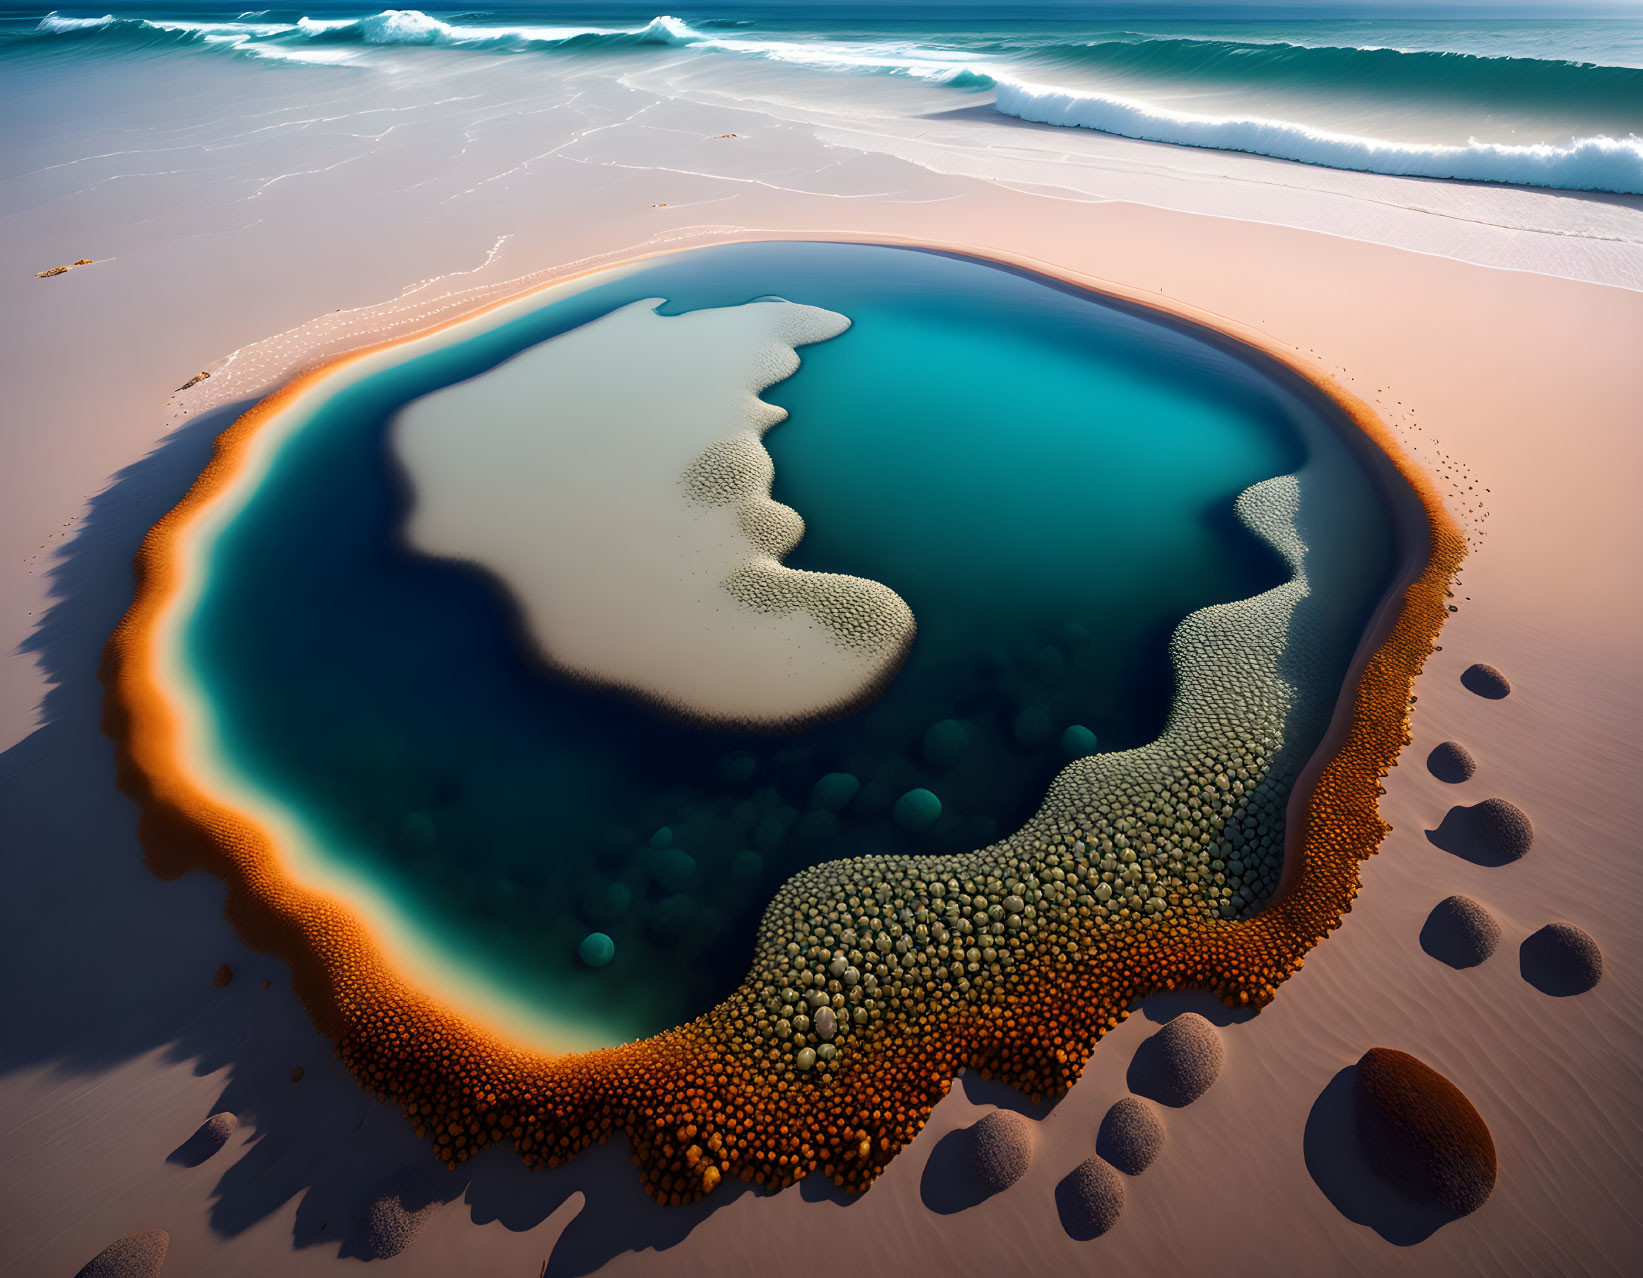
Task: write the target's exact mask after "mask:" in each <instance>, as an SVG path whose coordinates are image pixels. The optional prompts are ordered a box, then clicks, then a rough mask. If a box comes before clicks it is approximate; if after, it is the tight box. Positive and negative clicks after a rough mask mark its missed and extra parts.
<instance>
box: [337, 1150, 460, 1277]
mask: <svg viewBox="0 0 1643 1278" xmlns="http://www.w3.org/2000/svg"><path fill="white" fill-rule="evenodd" d="M439 1205H440V1201H439V1196H438V1194H437V1193H436V1192H435V1190H434V1187H433V1185H432V1184H430V1183H429V1180H428V1177H427V1176H425V1175H423V1174H422V1173H420V1172H416V1171H413V1170H411V1169H410V1168H408V1167H407V1168H405V1169H404V1170H402V1171H400V1172H398V1173H396V1174H395V1175H394V1176H392V1177H390V1178H389V1180H388V1182H387V1183H386V1184H385V1185H383V1187H382V1188H381V1189H380V1190H379V1191H378V1192H377V1196H376V1197H375V1198H373V1199H372V1200H371V1205H370V1206H369V1207H367V1208H366V1209H365V1215H364V1217H363V1218H362V1219H361V1220H360V1224H359V1232H358V1235H357V1236H356V1238H355V1240H354V1253H355V1254H356V1255H358V1256H359V1257H360V1258H361V1259H363V1260H386V1259H388V1258H389V1257H390V1256H397V1255H399V1253H400V1252H402V1251H404V1250H405V1249H406V1248H407V1247H409V1246H410V1245H411V1244H412V1243H413V1242H415V1241H416V1236H417V1235H418V1234H420V1233H421V1232H422V1227H423V1226H424V1225H426V1224H427V1223H428V1220H429V1218H430V1217H432V1216H433V1214H434V1212H435V1211H436V1210H438V1208H439Z"/></svg>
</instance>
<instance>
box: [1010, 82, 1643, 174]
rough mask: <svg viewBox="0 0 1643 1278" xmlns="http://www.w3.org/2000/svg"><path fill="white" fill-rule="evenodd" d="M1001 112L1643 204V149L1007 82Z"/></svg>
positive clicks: (1626, 143)
mask: <svg viewBox="0 0 1643 1278" xmlns="http://www.w3.org/2000/svg"><path fill="white" fill-rule="evenodd" d="M995 106H996V107H997V109H998V110H999V111H1000V112H1002V113H1003V114H1005V115H1011V116H1015V117H1017V118H1018V119H1022V120H1028V121H1031V122H1033V123H1036V124H1054V125H1060V126H1063V127H1067V128H1080V129H1096V130H1099V131H1100V132H1102V133H1113V134H1117V135H1118V136H1120V137H1126V138H1137V139H1140V140H1142V141H1146V142H1168V143H1173V144H1175V145H1177V146H1196V147H1206V148H1210V149H1213V150H1218V151H1246V152H1249V153H1251V154H1253V155H1269V156H1272V157H1274V158H1276V159H1280V160H1298V161H1300V162H1301V163H1303V164H1319V165H1324V166H1327V167H1329V168H1336V169H1356V170H1359V171H1361V172H1366V173H1386V174H1391V175H1394V176H1400V177H1428V178H1458V179H1462V180H1465V181H1472V182H1510V183H1516V184H1518V185H1522V186H1545V187H1556V188H1561V189H1563V190H1570V191H1611V192H1616V193H1619V194H1623V195H1635V194H1643V139H1640V138H1637V137H1630V138H1610V137H1591V138H1578V139H1574V140H1572V141H1570V143H1569V144H1568V145H1567V146H1559V145H1554V144H1544V143H1543V144H1537V145H1534V146H1508V145H1502V144H1499V143H1492V142H1477V141H1473V142H1470V143H1468V144H1467V145H1465V146H1442V145H1423V144H1418V143H1407V142H1386V141H1382V140H1380V139H1378V138H1364V137H1355V136H1353V135H1351V134H1347V133H1331V132H1327V131H1325V130H1322V129H1314V128H1310V127H1308V126H1307V125H1304V124H1294V123H1291V122H1289V121H1287V120H1267V119H1261V118H1259V117H1249V118H1243V119H1238V118H1226V117H1223V116H1213V115H1199V114H1196V113H1194V112H1188V111H1171V110H1167V109H1165V108H1162V107H1154V106H1148V105H1145V104H1144V103H1140V102H1135V101H1131V100H1129V99H1127V98H1118V97H1107V96H1103V95H1100V94H1091V93H1076V92H1070V91H1068V90H1065V89H1057V88H1052V87H1050V86H1048V85H1038V84H1024V83H1019V82H1011V81H1002V80H1001V81H1000V82H999V84H998V90H997V98H996V100H995Z"/></svg>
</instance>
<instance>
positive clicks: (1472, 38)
mask: <svg viewBox="0 0 1643 1278" xmlns="http://www.w3.org/2000/svg"><path fill="white" fill-rule="evenodd" d="M498 55H503V56H515V55H517V56H524V57H532V58H539V59H545V60H546V61H547V64H548V65H549V66H551V67H553V68H554V69H555V70H560V69H564V68H569V67H573V66H582V65H594V64H604V65H606V66H607V69H611V68H610V64H611V62H612V60H613V59H614V60H615V61H616V67H615V68H614V69H620V68H621V67H622V66H626V65H635V66H653V65H657V64H658V63H661V62H665V61H669V60H672V61H674V62H677V63H678V64H679V65H680V66H681V67H686V66H689V65H692V64H694V63H695V62H696V60H698V59H702V58H706V59H710V60H714V61H716V63H717V65H718V67H719V69H720V71H721V72H722V83H724V84H725V85H727V86H729V87H730V88H731V89H732V91H735V89H736V88H738V87H742V86H745V87H746V88H748V89H749V91H750V92H751V93H752V95H753V96H754V97H755V98H756V97H757V96H758V94H759V93H760V92H762V91H764V90H766V89H768V88H769V86H770V84H771V83H772V77H774V81H775V82H777V83H779V82H791V81H792V80H793V78H794V77H799V76H819V77H844V78H849V77H856V76H862V75H888V76H894V77H899V78H901V79H906V80H914V81H918V82H920V83H921V84H923V85H926V86H929V87H930V88H931V89H932V90H935V91H937V92H939V93H940V94H942V95H943V97H942V99H941V100H943V101H945V102H948V103H949V104H950V106H951V107H952V108H957V109H963V108H965V107H966V106H974V105H979V106H980V107H981V109H982V110H983V111H986V110H989V109H990V110H991V111H993V112H995V113H997V114H998V116H999V117H1000V123H1003V122H1004V120H1003V117H1005V116H1010V117H1018V118H1021V119H1026V120H1029V121H1033V122H1038V123H1048V124H1058V125H1066V126H1076V127H1083V128H1090V129H1097V130H1101V131H1105V132H1110V133H1117V134H1120V135H1122V136H1125V137H1131V138H1141V139H1147V140H1151V141H1157V142H1169V143H1176V144H1182V145H1188V146H1200V147H1211V148H1217V149H1225V150H1234V151H1252V152H1256V153H1258V154H1263V155H1270V156H1276V157H1279V158H1284V159H1291V160H1299V161H1302V162H1307V163H1315V164H1322V165H1328V166H1332V167H1340V168H1349V169H1364V170H1369V171H1372V172H1380V173H1391V174H1409V175H1414V176H1424V177H1437V178H1465V179H1476V180H1484V181H1493V182H1516V183H1525V184H1529V185H1537V186H1547V187H1558V188H1568V189H1576V190H1603V191H1617V192H1631V193H1637V192H1643V136H1640V135H1643V17H1640V15H1639V14H1638V13H1637V12H1636V11H1633V12H1630V13H1628V12H1625V11H1623V10H1619V9H1611V10H1609V11H1608V12H1606V13H1598V12H1594V11H1587V12H1579V11H1571V10H1570V8H1569V7H1568V6H1559V7H1547V8H1544V9H1541V10H1540V11H1538V12H1535V11H1518V12H1514V13H1511V14H1505V13H1479V12H1472V13H1468V14H1465V15H1464V16H1457V15H1456V14H1455V13H1449V14H1442V15H1440V16H1437V17H1421V16H1411V14H1410V13H1409V11H1408V10H1407V9H1405V10H1402V11H1390V10H1389V11H1386V12H1382V13H1379V14H1374V13H1372V12H1365V11H1363V10H1359V9H1355V10H1354V11H1353V12H1351V13H1349V14H1347V13H1343V12H1342V11H1341V9H1340V8H1339V7H1334V8H1332V7H1330V6H1321V7H1318V8H1309V7H1305V6H1295V7H1292V8H1291V9H1289V10H1288V11H1287V12H1281V13H1275V12H1274V11H1273V10H1271V9H1270V8H1267V9H1265V10H1262V9H1261V8H1259V7H1245V6H1230V5H1221V6H1213V7H1210V8H1201V9H1197V10H1194V11H1192V12H1186V13H1183V12H1181V11H1180V10H1176V11H1174V12H1172V11H1170V10H1169V9H1168V8H1160V7H1158V6H1156V5H1154V6H1113V5H1109V6H1098V7H1092V6H1084V5H992V4H886V5H865V4H848V3H846V4H833V5H787V6H775V5H771V4H758V3H755V4H735V3H726V4H723V5H718V6H711V5H710V6H694V5H692V6H686V7H684V8H682V9H679V10H677V11H675V12H673V13H668V12H664V13H657V12H655V11H654V10H652V9H642V8H637V7H635V6H633V5H632V4H625V3H616V4H597V3H584V4H580V5H568V6H563V7H560V6H553V5H537V4H517V5H506V6H498V7H495V8H491V9H485V8H481V9H465V10H453V9H434V10H431V11H423V10H419V9H385V10H376V9H374V8H372V7H370V6H360V5H347V4H335V3H324V4H315V5H308V6H304V7H301V8H281V7H276V8H270V9H259V10H255V11H251V12H242V11H240V10H237V9H223V8H218V7H215V6H213V5H210V4H194V3H188V2H187V0H176V2H174V3H173V4H171V5H165V4H141V3H138V4H132V3H126V4H115V5H113V6H112V7H103V6H93V7H90V8H85V9H78V8H69V9H63V10H53V11H50V12H47V11H45V10H41V9H12V8H5V9H0V60H5V59H16V58H23V59H33V58H51V57H65V58H92V57H102V56H107V57H122V58H124V57H132V58H161V57H169V58H174V59H182V60H184V61H185V62H186V60H187V59H190V58H197V57H212V58H243V59H252V60H255V61H258V62H260V63H262V64H263V65H264V66H265V67H267V66H272V65H275V64H278V65H280V66H281V67H283V68H286V69H287V70H288V71H289V73H290V74H295V75H303V74H307V75H324V74H326V73H327V72H326V68H336V67H338V66H347V67H350V68H353V69H355V70H356V71H376V72H378V73H387V72H391V73H393V74H396V75H404V74H407V73H410V74H424V73H426V74H428V75H430V76H435V75H437V74H438V68H439V67H441V66H448V65H450V62H449V60H451V59H455V60H458V61H460V60H462V59H471V58H474V57H478V56H498ZM760 66H762V67H764V68H765V72H766V74H765V76H764V78H763V79H762V80H760V79H759V78H758V74H757V71H756V68H757V67H760ZM332 73H333V74H334V71H333V72H332ZM750 77H751V78H750ZM843 92H845V93H848V90H844V91H843ZM909 109H910V110H914V111H916V110H918V109H919V108H918V107H916V106H913V105H911V104H910V105H909ZM1334 135H1344V138H1342V137H1336V136H1334ZM1546 148H1550V153H1548V151H1547V150H1546Z"/></svg>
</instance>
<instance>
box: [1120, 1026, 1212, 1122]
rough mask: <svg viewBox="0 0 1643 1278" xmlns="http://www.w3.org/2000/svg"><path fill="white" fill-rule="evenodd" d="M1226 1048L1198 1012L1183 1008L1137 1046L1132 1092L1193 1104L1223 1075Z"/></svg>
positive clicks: (1176, 1103) (1171, 1103) (1162, 1102)
mask: <svg viewBox="0 0 1643 1278" xmlns="http://www.w3.org/2000/svg"><path fill="white" fill-rule="evenodd" d="M1225 1060H1226V1048H1225V1047H1223V1046H1222V1044H1221V1036H1220V1034H1218V1033H1216V1030H1215V1026H1213V1025H1211V1024H1210V1023H1209V1022H1208V1021H1206V1020H1205V1019H1204V1018H1203V1017H1202V1016H1200V1015H1198V1013H1197V1012H1182V1013H1181V1015H1179V1016H1177V1017H1176V1018H1175V1019H1174V1020H1172V1021H1171V1022H1170V1023H1169V1024H1168V1025H1166V1026H1164V1028H1163V1029H1161V1030H1159V1031H1158V1032H1157V1033H1156V1034H1154V1035H1153V1036H1152V1037H1151V1038H1149V1039H1147V1041H1146V1042H1144V1043H1142V1044H1141V1046H1140V1047H1139V1048H1138V1049H1136V1053H1135V1059H1134V1060H1132V1061H1131V1062H1130V1069H1129V1085H1130V1090H1131V1091H1132V1092H1135V1093H1137V1094H1138V1095H1141V1096H1145V1097H1146V1098H1147V1099H1148V1100H1155V1101H1157V1102H1158V1103H1159V1104H1160V1105H1168V1106H1170V1107H1171V1108H1172V1109H1179V1108H1181V1107H1182V1106H1183V1105H1190V1104H1192V1102H1193V1101H1195V1100H1197V1099H1198V1098H1199V1097H1200V1096H1202V1095H1203V1094H1204V1093H1205V1092H1207V1091H1208V1090H1209V1089H1210V1086H1211V1084H1213V1083H1214V1082H1215V1080H1216V1079H1217V1078H1219V1077H1220V1076H1221V1066H1222V1064H1223V1063H1224V1062H1225Z"/></svg>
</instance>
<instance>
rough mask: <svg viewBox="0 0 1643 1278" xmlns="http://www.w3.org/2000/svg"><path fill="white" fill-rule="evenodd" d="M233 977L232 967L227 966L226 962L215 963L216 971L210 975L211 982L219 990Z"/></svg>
mask: <svg viewBox="0 0 1643 1278" xmlns="http://www.w3.org/2000/svg"><path fill="white" fill-rule="evenodd" d="M233 979H234V969H233V968H231V967H229V966H228V964H226V963H219V964H218V965H217V970H216V973H215V974H214V975H213V976H212V977H211V983H212V984H213V985H215V986H216V987H217V988H218V989H219V990H220V989H223V988H224V987H226V986H227V984H228V983H229V982H230V981H232V980H233Z"/></svg>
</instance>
